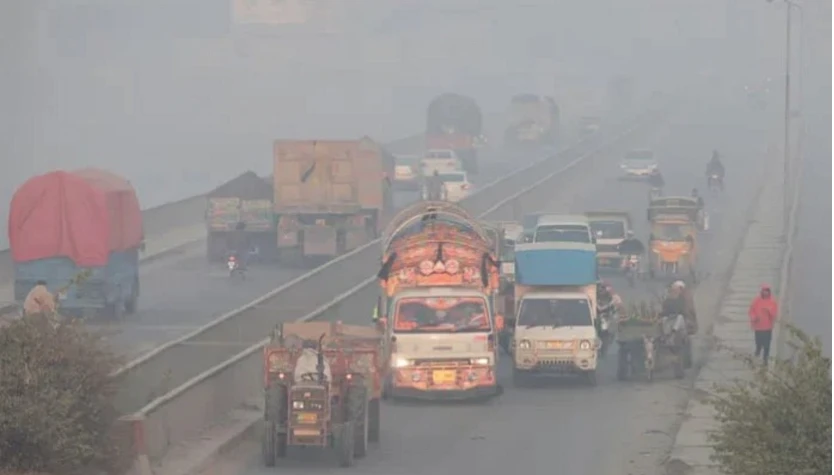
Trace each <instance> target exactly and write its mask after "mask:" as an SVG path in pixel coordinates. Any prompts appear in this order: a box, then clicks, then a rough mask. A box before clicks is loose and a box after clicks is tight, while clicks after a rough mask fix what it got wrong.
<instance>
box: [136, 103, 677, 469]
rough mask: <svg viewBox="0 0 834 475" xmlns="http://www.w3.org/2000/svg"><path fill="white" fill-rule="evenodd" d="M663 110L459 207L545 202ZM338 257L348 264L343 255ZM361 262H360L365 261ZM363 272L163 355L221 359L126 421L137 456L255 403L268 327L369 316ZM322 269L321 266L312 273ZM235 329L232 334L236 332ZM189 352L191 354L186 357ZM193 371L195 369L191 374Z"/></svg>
mask: <svg viewBox="0 0 834 475" xmlns="http://www.w3.org/2000/svg"><path fill="white" fill-rule="evenodd" d="M667 112H668V105H667V104H663V105H661V106H658V107H656V108H653V109H651V110H650V111H649V112H647V113H645V114H643V115H641V116H640V117H639V118H638V119H637V120H635V121H634V122H633V123H631V124H629V125H628V126H627V127H624V128H623V129H620V130H619V131H617V132H614V131H608V132H603V133H602V134H601V135H600V136H599V137H595V138H594V139H593V140H589V141H585V142H583V143H581V144H578V145H577V146H576V147H574V148H570V149H568V150H565V151H564V152H563V153H562V154H560V155H558V156H554V157H550V158H548V159H545V160H542V161H540V162H538V163H535V164H533V165H530V166H529V167H527V168H525V169H523V170H519V172H517V173H516V174H514V175H512V176H510V177H507V178H506V179H505V180H509V181H508V183H509V184H505V183H504V181H505V180H501V181H498V182H495V183H493V184H492V185H490V186H489V187H485V188H484V189H483V190H482V192H481V193H479V194H476V195H473V196H472V197H471V199H469V200H467V201H466V202H464V205H465V206H466V207H467V208H468V209H470V210H471V211H473V212H474V213H475V214H476V215H478V216H479V217H481V218H490V219H507V218H510V219H512V218H515V219H518V218H520V213H521V210H522V209H523V207H525V206H531V205H533V204H535V203H541V202H545V197H546V196H547V195H548V194H550V195H552V194H553V191H552V189H553V188H552V187H553V186H555V185H558V181H557V180H558V179H562V178H564V179H577V176H576V175H575V174H574V173H572V172H574V171H577V172H578V169H579V166H580V165H581V164H586V163H591V162H592V159H593V158H595V157H597V156H599V154H601V153H603V152H606V151H608V150H609V149H610V148H611V147H614V146H622V145H623V141H625V140H626V139H628V138H630V137H631V136H633V135H634V134H635V132H638V131H641V130H643V129H644V128H645V127H646V126H653V125H656V124H657V123H658V121H659V120H660V119H661V118H662V117H663V116H664V114H665V113H667ZM568 172H571V173H568ZM519 175H523V177H524V178H520V177H519ZM490 190H492V191H490ZM499 190H503V192H499ZM502 196H503V198H501V197H502ZM378 246H379V244H378V242H375V243H372V244H370V245H368V246H366V248H365V249H363V250H360V251H356V252H354V253H352V254H353V256H354V258H355V256H360V255H361V256H366V257H367V259H368V260H369V261H370V262H372V263H376V261H377V260H378V259H379V252H380V250H379V248H378ZM337 260H338V261H341V262H345V261H346V260H348V261H351V262H352V260H351V258H350V257H349V256H343V257H342V258H340V259H337ZM363 262H364V263H365V264H367V261H364V260H363ZM364 267H365V268H360V269H359V270H360V271H362V272H365V275H364V277H362V279H363V280H362V281H361V282H359V283H358V284H357V285H355V286H354V287H353V288H351V289H349V290H347V291H346V292H343V293H342V294H341V295H339V296H337V297H336V298H335V299H330V300H329V301H326V302H323V303H322V304H320V305H317V306H315V307H310V308H315V309H314V310H312V311H310V312H307V313H306V314H298V315H296V314H294V313H293V312H287V311H286V310H285V309H282V308H281V307H280V300H278V301H276V300H275V296H277V295H280V294H281V292H282V289H278V290H277V291H275V292H272V293H270V294H268V295H267V296H264V297H262V298H261V299H259V300H257V301H255V302H253V303H252V304H250V305H248V306H245V307H243V308H242V309H239V310H238V311H236V312H232V313H231V314H229V315H226V316H224V317H222V318H221V319H219V320H218V321H216V322H214V323H213V324H212V325H209V326H207V327H206V328H204V329H202V330H201V331H198V332H196V333H194V334H192V335H191V336H190V337H187V338H185V339H184V340H182V341H179V342H177V343H175V344H172V345H171V346H169V348H168V349H166V350H163V351H168V352H169V353H168V356H167V357H166V358H165V359H166V360H167V361H176V358H189V357H190V358H193V357H194V354H193V351H194V349H195V348H199V349H200V353H201V355H202V356H201V358H200V361H201V362H202V364H203V366H202V367H203V368H208V365H207V364H206V363H209V362H213V361H214V360H215V359H220V358H223V359H222V360H220V361H218V364H216V365H215V366H213V367H211V368H209V369H207V370H206V371H203V372H202V373H200V374H199V375H197V376H195V377H193V378H191V379H189V380H187V381H184V382H183V383H182V384H180V385H178V387H176V388H175V389H173V390H172V391H170V392H168V393H167V394H164V395H162V396H160V397H158V398H156V399H155V400H153V401H152V402H150V403H149V404H147V405H145V406H144V407H142V408H141V409H140V410H139V411H138V412H137V413H136V414H132V415H131V416H129V418H127V419H125V420H126V421H127V420H130V421H131V423H132V424H140V425H141V426H142V430H141V431H138V432H135V434H136V433H141V436H142V438H143V439H142V440H135V439H134V440H133V443H134V445H135V447H141V448H142V449H143V450H144V452H138V451H137V453H144V454H146V455H145V456H144V457H146V458H149V459H150V460H151V461H158V460H160V459H161V458H162V457H163V456H164V455H165V453H166V451H167V450H168V449H169V448H170V447H171V446H172V445H174V444H177V443H180V442H183V441H186V440H189V439H191V438H194V437H197V436H199V434H200V433H201V432H203V431H204V430H206V429H207V428H209V427H211V426H212V425H213V424H216V423H218V422H219V421H221V420H222V418H223V417H224V415H226V414H228V413H229V412H230V411H232V410H234V409H235V408H238V407H240V406H241V405H242V404H245V403H247V402H249V401H257V398H259V397H260V396H261V391H262V387H261V380H262V377H261V376H262V375H261V372H262V357H261V350H262V347H263V345H265V344H266V343H267V341H268V339H265V338H264V336H265V335H267V334H268V331H269V330H270V329H271V328H272V327H273V326H274V325H275V323H277V322H279V321H292V320H301V321H306V320H315V319H333V320H339V319H341V318H343V316H345V315H355V314H359V315H367V318H368V319H370V311H371V307H370V306H371V305H372V303H373V302H375V297H376V295H377V293H378V288H377V283H376V280H375V278H374V277H373V276H369V274H370V273H371V272H372V270H373V269H372V268H367V267H368V266H367V265H365V266H364ZM324 268H330V269H333V268H334V265H332V264H328V265H327V266H324ZM352 270H353V271H354V278H353V279H352V282H356V281H357V280H358V279H357V278H356V276H355V274H356V271H357V269H356V266H355V265H354V266H352ZM321 272H323V271H322V268H320V269H317V270H316V271H314V272H313V273H311V274H319V273H321ZM341 272H345V270H343V271H341ZM347 277H348V276H347V275H345V274H340V275H339V276H338V278H340V279H341V278H347ZM304 279H306V280H307V281H308V282H310V283H311V285H313V286H314V287H315V286H317V285H319V284H320V283H313V282H315V280H313V279H314V277H312V276H311V275H310V274H308V275H307V276H304V277H302V278H301V279H299V280H304ZM296 284H297V283H296ZM284 288H288V286H284ZM318 288H319V289H321V288H322V287H320V286H319V287H318ZM233 316H237V317H238V318H241V317H242V318H245V322H246V323H247V327H246V328H244V327H243V326H242V325H241V324H240V323H239V322H238V324H236V325H231V326H225V327H224V325H225V323H224V322H228V321H229V320H230V319H232V318H233ZM235 331H237V332H238V334H235V333H234V332H235ZM189 352H192V354H191V355H188V354H187V353H189ZM145 361H149V360H145ZM196 367H197V366H196V365H195V366H193V367H192V368H191V369H195V368H196ZM131 371H133V372H134V373H133V374H134V376H140V374H139V373H135V371H136V369H135V367H134V368H126V369H125V372H124V373H122V376H123V377H124V376H126V375H129V374H131ZM156 371H163V368H161V367H157V368H156ZM183 374H184V373H183ZM136 421H141V423H137V422H136Z"/></svg>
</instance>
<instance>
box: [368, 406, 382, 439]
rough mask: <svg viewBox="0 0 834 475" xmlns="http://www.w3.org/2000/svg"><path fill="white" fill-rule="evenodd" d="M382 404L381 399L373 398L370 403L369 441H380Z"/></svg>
mask: <svg viewBox="0 0 834 475" xmlns="http://www.w3.org/2000/svg"><path fill="white" fill-rule="evenodd" d="M381 412H382V404H381V401H380V400H379V399H371V402H369V403H368V441H369V442H374V443H378V442H379V441H380V425H381V422H382V418H381Z"/></svg>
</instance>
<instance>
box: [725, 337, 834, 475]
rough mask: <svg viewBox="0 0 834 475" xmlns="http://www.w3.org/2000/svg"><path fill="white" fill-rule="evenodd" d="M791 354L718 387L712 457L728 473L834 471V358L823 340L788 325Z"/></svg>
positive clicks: (761, 474) (790, 474)
mask: <svg viewBox="0 0 834 475" xmlns="http://www.w3.org/2000/svg"><path fill="white" fill-rule="evenodd" d="M788 331H789V332H790V333H791V344H790V347H791V349H792V355H791V357H790V358H786V359H774V360H773V361H772V362H771V365H770V367H769V368H766V367H762V366H761V364H760V363H758V360H755V361H754V360H752V359H750V357H749V356H748V357H741V356H738V355H736V356H737V357H739V358H743V359H744V360H745V362H746V363H747V364H748V365H749V366H750V367H751V368H753V369H754V375H753V378H752V379H751V380H749V381H737V382H734V383H731V384H728V385H724V386H720V387H718V388H717V391H716V394H715V396H714V397H713V398H712V399H711V402H712V404H713V406H714V407H715V409H716V411H717V413H718V421H719V424H720V425H719V429H718V430H716V431H715V432H714V433H712V434H711V435H710V439H711V442H712V443H713V444H714V450H715V451H714V455H713V460H714V461H715V462H716V463H718V464H719V465H720V466H721V468H722V470H723V471H724V472H725V473H727V474H728V475H818V474H823V473H831V360H830V358H827V357H825V356H824V354H823V349H822V345H821V343H820V341H819V339H812V338H810V337H809V336H808V335H807V334H805V333H804V332H802V331H800V330H799V329H797V328H794V327H789V328H788Z"/></svg>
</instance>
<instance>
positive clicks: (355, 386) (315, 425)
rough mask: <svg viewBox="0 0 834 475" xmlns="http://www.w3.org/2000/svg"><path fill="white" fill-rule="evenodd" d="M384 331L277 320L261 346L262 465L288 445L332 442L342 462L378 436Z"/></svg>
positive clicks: (329, 444)
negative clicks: (269, 337)
mask: <svg viewBox="0 0 834 475" xmlns="http://www.w3.org/2000/svg"><path fill="white" fill-rule="evenodd" d="M382 344H383V336H382V334H381V333H380V332H378V331H377V330H376V329H374V328H370V327H363V326H356V325H342V324H341V323H338V322H304V323H282V324H280V325H279V326H278V327H276V329H275V331H273V334H272V338H271V341H270V343H269V344H268V345H267V346H266V347H265V348H264V398H265V414H264V418H265V421H266V428H265V431H264V436H263V457H264V463H265V464H266V466H267V467H273V466H275V462H276V459H278V458H283V457H285V456H286V455H287V448H288V447H290V446H299V447H321V448H333V449H335V450H336V451H337V453H338V456H339V463H340V465H341V466H343V467H349V466H351V465H353V461H354V457H359V458H361V457H364V456H365V454H366V453H367V450H368V442H378V441H379V425H380V396H381V392H382V384H381V381H382V376H383V374H382V373H383V371H384V368H385V367H386V365H385V364H384V361H383V359H382V354H383V353H382V350H383V347H382Z"/></svg>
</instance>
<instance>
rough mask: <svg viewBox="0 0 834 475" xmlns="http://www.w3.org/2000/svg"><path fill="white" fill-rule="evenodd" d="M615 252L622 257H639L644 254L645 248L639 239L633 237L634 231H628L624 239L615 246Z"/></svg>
mask: <svg viewBox="0 0 834 475" xmlns="http://www.w3.org/2000/svg"><path fill="white" fill-rule="evenodd" d="M617 251H618V252H619V253H620V255H623V256H634V255H638V256H640V255H643V253H644V252H646V248H645V247H644V246H643V243H642V242H640V240H639V239H637V238H636V237H634V231H631V230H629V231H628V232H627V233H626V238H625V239H623V240H622V241H621V242H620V244H618V245H617Z"/></svg>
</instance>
